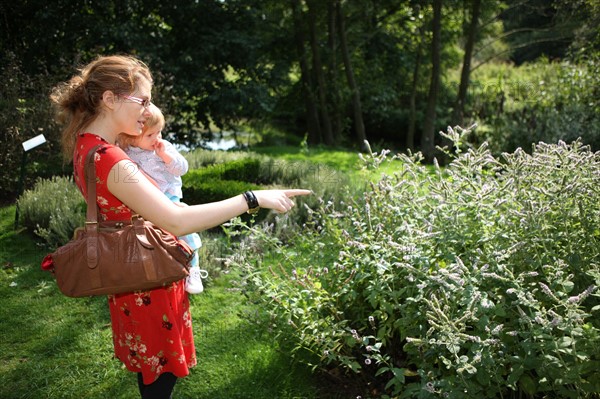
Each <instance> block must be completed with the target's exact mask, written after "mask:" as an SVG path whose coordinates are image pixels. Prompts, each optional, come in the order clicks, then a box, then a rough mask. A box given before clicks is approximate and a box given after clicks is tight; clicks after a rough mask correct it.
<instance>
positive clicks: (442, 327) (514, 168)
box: [231, 129, 600, 398]
mask: <svg viewBox="0 0 600 399" xmlns="http://www.w3.org/2000/svg"><path fill="white" fill-rule="evenodd" d="M467 133H468V132H463V131H454V130H452V129H450V130H449V132H448V133H447V134H445V136H446V137H447V138H448V139H449V140H451V141H452V142H453V143H454V148H453V149H452V154H449V156H452V157H453V160H452V162H451V163H450V164H449V165H448V166H447V167H446V168H445V169H443V170H442V169H440V168H437V172H435V173H431V172H430V171H429V170H428V169H427V168H425V167H424V166H423V165H422V164H421V163H420V156H419V155H418V154H417V155H415V156H406V155H396V156H395V157H393V158H392V159H394V158H396V159H400V160H401V161H402V162H401V163H400V165H402V166H400V167H398V169H397V172H396V173H395V174H393V175H383V176H382V178H381V179H380V180H378V181H375V182H372V183H371V184H370V187H369V189H368V190H366V191H365V192H364V193H363V194H362V195H361V196H355V197H349V199H348V200H346V201H345V202H333V201H323V202H322V203H321V205H320V206H319V207H317V208H314V209H310V212H309V213H310V216H311V217H310V219H309V221H308V222H307V223H306V224H305V226H304V227H305V228H304V229H303V230H302V231H301V232H299V233H298V234H296V235H293V236H290V235H286V236H285V241H284V240H283V239H281V238H279V237H278V236H277V234H273V233H274V232H273V230H272V227H270V226H268V225H267V226H256V225H255V226H252V227H246V228H245V229H244V228H242V229H241V230H240V229H239V226H237V228H238V231H245V232H246V234H247V239H246V240H243V241H242V245H244V251H238V253H237V255H236V256H235V257H232V258H231V262H232V263H233V264H235V265H238V266H239V267H241V268H242V269H243V271H244V275H245V276H246V278H244V280H243V281H242V284H243V287H244V289H245V291H246V293H247V295H248V297H249V298H250V299H251V300H252V301H253V302H254V303H256V304H258V306H259V307H260V308H262V309H264V311H265V312H266V313H267V314H268V316H269V317H270V318H271V320H272V328H273V329H274V331H275V332H276V333H277V336H278V337H280V339H281V340H282V341H284V342H293V344H294V351H295V352H296V353H300V352H302V353H309V354H310V355H311V357H310V358H309V360H308V362H309V363H311V364H312V365H313V366H314V367H315V368H319V369H323V370H329V369H334V368H338V369H339V368H343V369H345V370H347V371H348V372H349V373H352V374H353V375H354V376H355V377H354V378H355V379H356V378H357V377H358V378H359V379H360V380H362V381H363V384H364V386H365V390H370V389H372V390H373V391H377V392H380V393H381V392H384V393H385V395H391V396H393V397H397V398H429V397H431V398H433V397H449V398H464V397H473V398H497V397H511V396H519V395H523V394H526V395H529V396H531V397H542V396H543V397H553V396H552V395H556V397H561V398H569V397H573V398H575V397H592V396H591V395H592V394H594V393H599V392H600V383H599V381H600V371H598V370H599V367H598V366H599V365H600V363H599V362H600V346H599V343H600V335H599V328H600V323H598V321H597V318H596V317H594V314H597V312H598V310H600V301H599V298H600V296H599V294H598V292H597V287H598V286H599V285H600V263H599V261H600V246H599V245H598V244H599V239H600V229H599V228H598V225H600V211H599V210H598V207H597V205H596V204H597V203H598V201H600V192H599V191H598V187H599V183H600V181H599V180H600V155H599V154H596V153H594V152H592V151H590V149H589V147H586V146H584V145H582V143H581V142H579V141H576V142H573V143H572V144H566V143H564V142H559V143H557V144H543V143H540V144H538V145H536V146H534V147H533V151H532V153H531V154H528V153H526V152H525V151H523V150H517V151H515V152H513V153H506V154H504V155H503V156H502V157H495V156H494V155H493V154H492V153H491V152H490V150H489V149H488V146H487V144H485V143H484V144H483V145H482V146H479V147H477V148H465V147H464V146H463V145H462V140H463V139H464V137H465V135H466V134H467ZM449 152H450V151H449ZM388 161H390V159H389V158H388V152H387V151H384V152H382V153H381V154H371V155H370V156H367V157H365V163H366V165H368V166H369V167H370V168H377V167H378V165H380V164H384V163H386V162H388ZM395 162H397V161H395ZM385 395H384V397H385ZM388 397H389V396H388Z"/></svg>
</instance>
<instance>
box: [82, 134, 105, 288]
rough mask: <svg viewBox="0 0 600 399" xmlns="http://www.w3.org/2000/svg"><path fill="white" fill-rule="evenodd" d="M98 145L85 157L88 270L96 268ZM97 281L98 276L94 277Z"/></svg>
mask: <svg viewBox="0 0 600 399" xmlns="http://www.w3.org/2000/svg"><path fill="white" fill-rule="evenodd" d="M100 147H102V146H101V145H100V144H99V145H97V146H95V147H94V148H92V149H91V150H90V151H89V152H88V153H87V156H86V157H85V164H84V172H83V173H84V175H83V176H84V179H85V182H86V183H87V201H86V202H87V211H86V216H85V219H86V221H85V231H86V233H87V234H86V235H87V251H86V252H87V264H88V267H89V268H90V269H95V268H96V266H98V204H97V202H96V163H95V155H96V151H97V150H98V148H100ZM94 280H98V281H97V283H98V284H99V282H100V280H99V276H95V278H94Z"/></svg>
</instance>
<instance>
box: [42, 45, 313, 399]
mask: <svg viewBox="0 0 600 399" xmlns="http://www.w3.org/2000/svg"><path fill="white" fill-rule="evenodd" d="M152 84H153V80H152V75H151V73H150V70H149V69H148V67H147V66H146V65H145V64H144V63H143V62H141V61H140V60H138V59H136V58H134V57H130V56H102V57H99V58H97V59H96V60H94V61H93V62H91V63H90V64H88V65H87V66H85V67H84V68H83V69H81V70H80V71H79V73H77V74H76V75H75V76H73V77H72V78H71V79H70V80H69V81H68V82H65V83H62V84H60V85H58V86H57V87H55V88H54V90H53V92H52V95H51V100H52V102H53V104H54V105H55V107H56V111H57V119H58V121H59V122H61V123H62V124H64V128H63V132H62V147H63V148H62V149H63V154H64V155H65V157H66V158H70V157H73V169H74V178H75V183H76V184H77V186H78V187H79V189H80V190H81V192H82V193H83V195H84V197H85V194H86V193H85V191H86V187H85V184H84V178H83V162H84V160H85V157H86V155H87V153H88V152H89V151H90V150H91V149H92V148H93V147H95V146H96V145H98V144H101V145H102V147H101V148H100V149H98V150H96V154H95V161H96V175H97V201H96V202H97V204H98V206H99V209H100V213H99V217H101V218H102V219H103V220H129V219H130V216H131V214H132V212H134V213H137V214H140V215H141V216H142V217H144V218H145V219H146V220H149V221H151V222H153V223H154V224H156V225H157V226H159V227H161V228H163V229H165V230H167V231H170V232H171V233H172V234H174V235H176V236H182V235H186V234H190V233H193V232H196V231H202V230H205V229H208V228H211V227H214V226H217V225H219V224H221V223H224V222H226V221H227V220H229V219H231V218H233V217H235V216H238V215H241V214H243V213H244V212H246V211H251V210H252V211H254V210H256V209H257V207H258V206H260V207H261V208H267V209H273V210H275V211H278V212H287V211H289V210H290V209H291V208H292V207H293V206H294V203H293V202H292V200H291V198H292V197H294V196H297V195H307V194H310V191H309V190H260V191H255V192H254V193H252V192H247V193H244V194H243V195H238V196H236V197H232V198H229V199H226V200H223V201H219V202H214V203H209V204H202V205H193V206H189V207H180V206H178V205H176V204H174V203H173V202H172V201H170V200H169V199H168V198H167V197H166V196H165V195H163V194H162V192H161V191H160V190H159V189H158V188H157V187H156V185H155V184H153V182H152V181H151V180H150V179H148V178H147V177H146V176H145V175H144V173H143V172H141V171H140V169H138V167H137V165H136V164H135V163H134V162H132V161H131V160H130V159H129V158H128V157H127V155H126V154H125V153H124V152H123V151H122V150H121V149H120V148H118V147H117V146H115V142H116V139H117V136H118V135H119V134H120V133H126V134H129V135H139V134H141V133H142V129H143V127H144V122H145V121H146V118H148V117H149V116H150V113H149V111H148V108H149V106H150V105H151V104H152V103H151V98H152V93H151V90H152ZM90 205H91V204H90ZM108 302H109V308H110V315H111V323H112V331H113V344H114V351H115V356H116V357H117V358H118V359H119V360H120V361H121V362H123V364H124V365H125V366H126V367H127V369H128V370H130V371H132V372H136V373H138V385H139V389H140V394H141V396H142V398H143V399H149V398H160V399H165V398H170V397H171V393H172V391H173V388H174V386H175V383H176V381H177V378H180V377H184V376H187V375H188V374H189V368H190V367H192V366H194V365H195V364H196V355H195V347H194V339H193V332H192V322H191V317H190V311H189V301H188V297H187V293H186V292H185V282H184V280H182V281H179V282H176V283H173V284H172V285H170V286H168V287H164V288H157V289H153V290H149V291H144V292H135V293H129V294H120V295H111V296H109V297H108Z"/></svg>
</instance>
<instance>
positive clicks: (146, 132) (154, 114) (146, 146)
mask: <svg viewBox="0 0 600 399" xmlns="http://www.w3.org/2000/svg"><path fill="white" fill-rule="evenodd" d="M148 111H150V116H149V117H148V118H147V119H146V122H145V123H144V128H143V129H142V134H140V135H139V136H131V135H129V134H125V133H121V134H120V135H119V137H118V138H117V145H118V146H119V147H121V148H123V149H127V148H128V147H130V146H132V147H139V148H141V149H143V150H149V151H153V150H154V145H155V144H156V142H157V141H158V140H159V139H161V138H162V135H161V131H162V129H163V128H164V127H165V116H164V115H163V113H162V111H161V110H160V108H158V107H157V106H156V105H154V104H151V105H150V107H148Z"/></svg>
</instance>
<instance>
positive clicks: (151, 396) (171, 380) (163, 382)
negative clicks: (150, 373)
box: [137, 373, 177, 399]
mask: <svg viewBox="0 0 600 399" xmlns="http://www.w3.org/2000/svg"><path fill="white" fill-rule="evenodd" d="M137 378H138V387H139V388H140V394H141V395H142V399H171V393H172V392H173V388H175V383H176V382H177V377H175V375H173V374H172V373H163V374H161V375H159V376H158V378H157V379H156V381H154V382H153V383H152V384H148V385H144V380H143V377H142V373H137Z"/></svg>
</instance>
